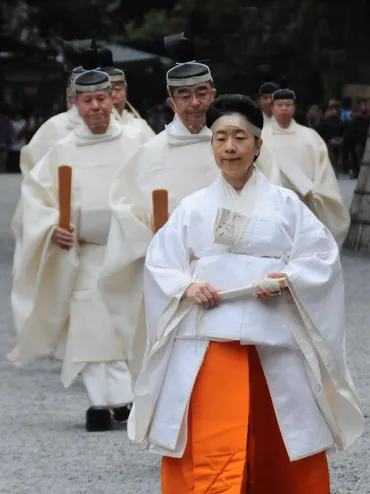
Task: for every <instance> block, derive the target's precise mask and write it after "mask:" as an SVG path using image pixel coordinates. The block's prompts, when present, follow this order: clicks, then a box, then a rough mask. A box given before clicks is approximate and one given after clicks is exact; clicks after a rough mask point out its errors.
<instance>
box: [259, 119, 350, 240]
mask: <svg viewBox="0 0 370 494" xmlns="http://www.w3.org/2000/svg"><path fill="white" fill-rule="evenodd" d="M262 137H263V140H264V142H265V143H266V144H268V145H269V147H270V148H271V150H272V151H273V153H274V155H275V157H276V160H277V164H278V165H279V168H280V172H281V181H282V185H283V186H284V187H287V188H288V189H291V190H293V191H294V192H296V193H297V194H298V196H299V197H300V198H301V199H302V200H303V202H304V203H305V204H306V206H308V207H309V208H310V209H311V211H312V212H313V213H314V214H315V215H316V216H317V217H318V218H319V220H320V221H322V223H324V225H325V226H326V227H327V228H329V230H330V231H331V233H332V234H333V236H334V238H335V240H336V241H337V243H338V245H339V247H341V246H342V244H343V242H344V240H345V238H346V236H347V232H348V228H349V225H350V215H349V212H348V210H347V208H346V207H345V206H344V204H343V201H342V198H341V195H340V190H339V186H338V181H337V178H336V176H335V172H334V170H333V167H332V165H331V163H330V160H329V155H328V149H327V147H326V144H325V142H324V141H323V139H322V138H321V137H320V136H319V134H318V133H317V132H316V131H315V130H313V129H310V128H308V127H304V126H303V125H299V124H297V122H296V121H295V120H292V122H291V124H290V126H289V127H288V128H287V129H283V128H282V127H280V126H279V125H278V124H277V123H273V124H272V125H268V126H266V127H265V128H264V129H263V132H262Z"/></svg>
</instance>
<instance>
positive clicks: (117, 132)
mask: <svg viewBox="0 0 370 494" xmlns="http://www.w3.org/2000/svg"><path fill="white" fill-rule="evenodd" d="M145 140H146V137H145V136H144V135H143V134H142V132H140V131H138V130H136V129H135V128H133V127H129V126H126V127H125V128H124V127H123V126H122V125H120V124H119V123H118V122H117V121H116V120H114V119H113V118H111V121H110V125H109V127H108V130H107V132H106V133H105V134H104V135H94V134H92V133H91V131H90V130H89V129H88V128H87V127H86V126H85V125H82V126H79V127H78V128H77V129H75V130H74V131H73V132H72V133H71V134H70V135H69V136H67V137H66V138H65V139H62V140H61V141H58V142H57V143H56V144H55V145H54V146H53V147H52V148H51V150H50V151H49V153H47V154H46V156H45V157H44V158H43V159H42V160H41V161H40V162H39V163H38V164H37V165H36V167H34V168H33V170H32V171H31V172H30V173H29V174H28V175H27V176H26V177H25V180H24V183H23V185H22V203H23V206H24V207H23V208H22V212H23V215H22V223H23V225H24V230H23V242H22V246H21V254H20V256H19V257H18V262H19V266H17V267H16V269H15V274H14V282H13V291H12V309H13V316H14V321H15V326H16V329H17V332H18V344H17V347H16V348H15V350H14V351H13V353H12V354H11V355H10V358H11V360H13V361H16V362H19V363H26V362H28V361H29V360H31V359H35V358H37V357H41V356H45V355H49V354H51V353H53V352H54V351H55V350H56V349H57V348H58V347H59V348H60V347H61V346H63V343H65V351H64V360H63V369H62V382H63V384H64V386H65V387H68V386H69V385H70V384H71V383H72V381H73V380H74V378H75V377H76V376H77V374H78V373H80V372H82V373H83V376H84V378H85V377H86V379H85V384H86V386H87V390H88V393H89V397H90V401H91V405H92V406H111V405H114V406H115V405H117V406H118V405H122V404H125V403H128V402H130V401H131V399H132V391H131V380H130V375H129V373H128V371H127V366H126V363H125V360H126V358H127V356H126V354H127V351H126V344H125V341H123V340H122V337H121V336H119V335H118V334H117V332H116V331H115V329H114V326H113V324H112V322H111V320H110V318H109V315H108V314H107V312H106V309H105V307H104V304H103V303H102V301H101V298H100V295H99V293H98V290H97V280H98V277H99V272H100V268H101V265H102V262H103V258H104V253H105V246H106V242H107V237H108V231H109V225H110V221H111V210H110V207H109V201H108V198H109V187H110V184H111V180H112V177H113V175H114V174H115V173H116V171H117V170H118V168H119V167H120V166H121V165H122V163H124V162H125V161H126V160H127V159H129V158H130V156H131V155H132V154H133V153H135V152H136V151H137V150H138V149H139V148H140V146H141V145H142V143H143V142H145ZM61 164H68V165H70V166H72V173H73V179H72V182H73V183H72V223H73V225H74V228H75V245H74V247H73V248H72V249H71V250H69V251H67V250H63V249H61V248H59V247H58V246H56V245H55V244H54V243H53V241H52V235H53V232H54V228H55V226H56V225H58V218H59V211H58V167H59V166H60V165H61ZM122 249H124V246H122ZM63 340H64V341H63Z"/></svg>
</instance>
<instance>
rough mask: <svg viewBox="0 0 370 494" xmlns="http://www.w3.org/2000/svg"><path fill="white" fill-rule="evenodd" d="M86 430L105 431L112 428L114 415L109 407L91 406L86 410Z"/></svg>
mask: <svg viewBox="0 0 370 494" xmlns="http://www.w3.org/2000/svg"><path fill="white" fill-rule="evenodd" d="M86 430H87V431H88V432H104V431H110V430H112V415H111V413H110V410H108V409H107V408H100V407H91V408H89V409H88V410H87V412H86Z"/></svg>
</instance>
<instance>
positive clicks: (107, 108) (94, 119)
mask: <svg viewBox="0 0 370 494" xmlns="http://www.w3.org/2000/svg"><path fill="white" fill-rule="evenodd" d="M76 106H77V108H78V113H79V114H80V116H81V118H82V119H83V121H84V122H85V124H86V125H87V127H89V129H91V130H93V129H101V128H103V127H108V125H109V120H110V114H111V111H112V108H113V103H112V97H111V95H110V93H109V91H107V90H104V91H96V92H94V93H81V94H79V95H78V96H77V99H76Z"/></svg>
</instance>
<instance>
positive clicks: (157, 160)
mask: <svg viewBox="0 0 370 494" xmlns="http://www.w3.org/2000/svg"><path fill="white" fill-rule="evenodd" d="M211 140H212V132H211V131H210V129H208V128H207V127H204V128H203V129H202V130H201V132H200V133H199V134H191V133H190V132H189V130H188V129H187V128H186V127H185V126H184V124H183V123H182V122H181V120H180V118H178V117H177V116H175V118H174V120H173V122H171V123H170V124H169V125H168V126H167V127H166V129H165V130H164V131H163V132H161V133H160V134H158V135H157V136H156V137H154V138H153V139H151V140H150V141H149V142H147V143H146V144H145V145H144V146H143V147H142V148H141V149H140V150H139V151H138V152H137V153H136V154H135V155H134V156H133V157H132V158H131V159H130V161H129V162H128V163H126V164H125V165H124V167H123V168H122V170H121V172H120V173H118V174H117V176H116V177H115V179H114V181H113V183H112V187H111V206H112V210H113V218H112V224H111V230H110V234H109V240H108V244H107V250H106V257H105V261H104V266H103V269H102V276H101V280H100V283H99V285H100V290H101V293H102V296H103V299H104V301H105V303H106V306H107V308H108V311H109V313H110V314H111V315H112V317H113V319H114V320H115V323H116V326H117V329H118V330H119V331H120V332H122V333H123V334H125V335H126V336H125V337H127V334H131V332H132V327H137V326H138V324H139V323H138V321H141V322H142V321H143V319H142V318H140V310H139V309H140V307H141V306H142V296H141V294H142V267H143V261H144V258H145V254H146V250H147V248H148V246H149V243H150V241H151V239H152V237H153V232H152V191H153V190H155V189H166V190H167V191H168V201H169V214H171V213H172V211H173V210H174V209H175V208H176V207H177V206H178V204H179V203H180V201H181V200H182V199H183V198H184V197H186V196H188V195H189V194H192V193H193V192H195V191H197V190H199V189H202V188H204V187H207V186H208V185H210V184H211V183H212V182H213V181H214V179H215V178H216V177H217V176H218V175H219V169H218V167H217V165H216V163H215V160H214V155H213V151H212V145H211ZM256 166H259V167H260V169H262V170H263V171H264V172H265V173H266V175H267V177H268V178H269V180H271V181H272V182H273V183H279V184H280V175H279V168H278V166H277V165H276V163H275V161H274V156H273V154H272V153H271V152H270V151H269V150H268V148H267V147H265V146H262V152H261V158H260V159H259V160H257V161H256ZM124 244H125V245H129V246H130V247H129V248H125V249H124V251H122V248H121V247H120V246H121V245H124ZM134 273H135V275H136V276H137V281H136V283H135V285H134V286H132V289H131V295H132V299H131V300H130V299H129V298H127V297H126V295H128V294H127V293H126V287H127V284H126V282H125V279H126V276H127V275H129V276H130V277H132V276H133V274H134ZM123 295H125V296H124V297H123ZM123 298H124V300H125V301H127V303H128V304H129V307H130V308H134V307H135V308H136V310H137V317H136V318H135V319H134V320H130V321H129V320H128V319H127V318H126V317H125V313H126V307H125V306H124V305H123V304H124V303H123V302H122V299H123ZM134 313H135V311H132V314H134ZM138 318H139V319H138ZM140 326H142V324H141V325H140ZM142 331H143V333H144V332H145V329H144V328H142ZM139 333H140V331H138V332H137V334H139ZM142 338H143V334H142V335H141V339H142ZM139 339H140V337H139ZM134 365H135V364H134ZM139 365H140V364H139Z"/></svg>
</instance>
